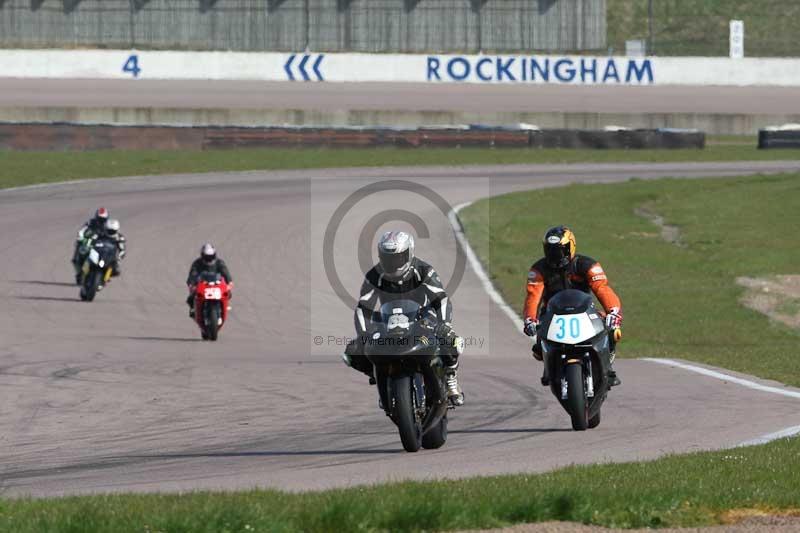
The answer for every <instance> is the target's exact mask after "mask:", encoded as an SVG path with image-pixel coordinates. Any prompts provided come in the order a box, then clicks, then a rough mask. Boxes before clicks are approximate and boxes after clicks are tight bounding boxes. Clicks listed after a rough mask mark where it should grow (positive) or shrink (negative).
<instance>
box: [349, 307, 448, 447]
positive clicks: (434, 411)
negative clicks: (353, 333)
mask: <svg viewBox="0 0 800 533" xmlns="http://www.w3.org/2000/svg"><path fill="white" fill-rule="evenodd" d="M436 324H437V323H436V321H435V320H431V319H430V318H428V317H425V316H424V313H423V309H422V308H421V307H420V305H419V304H418V303H417V302H415V301H413V300H395V301H392V302H387V303H385V304H383V305H382V306H381V308H380V311H379V318H378V320H377V321H376V322H375V327H374V329H373V330H372V331H371V332H370V335H368V338H366V339H365V342H364V345H365V354H366V356H367V358H368V359H369V360H370V361H371V362H372V364H373V365H375V378H376V380H377V385H378V392H379V394H380V404H381V407H383V409H384V411H385V412H386V415H387V416H389V418H391V419H392V422H394V423H395V424H396V425H397V429H398V431H399V432H400V440H401V441H402V443H403V448H404V449H405V450H406V451H407V452H416V451H417V450H419V449H420V447H422V448H428V449H431V448H440V447H442V446H443V445H444V443H445V442H446V441H447V409H448V407H449V402H448V400H447V392H446V391H447V389H446V385H445V365H444V363H443V362H442V358H441V349H442V347H441V346H440V345H439V343H438V342H437V337H436V335H435V334H434V330H435V327H436Z"/></svg>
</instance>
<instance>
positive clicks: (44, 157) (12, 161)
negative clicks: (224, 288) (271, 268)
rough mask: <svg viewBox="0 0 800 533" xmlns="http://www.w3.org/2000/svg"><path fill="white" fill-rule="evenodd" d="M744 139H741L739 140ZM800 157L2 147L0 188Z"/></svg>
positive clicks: (795, 154) (789, 153) (738, 148)
mask: <svg viewBox="0 0 800 533" xmlns="http://www.w3.org/2000/svg"><path fill="white" fill-rule="evenodd" d="M740 142H741V141H740ZM786 159H800V150H758V149H757V148H756V147H755V140H754V139H753V143H752V145H751V146H742V145H741V144H735V143H731V142H730V141H727V140H726V138H724V137H722V138H721V140H720V143H715V144H710V145H709V146H708V147H706V149H704V150H567V149H544V150H531V149H502V150H501V149H491V148H461V149H458V148H456V149H453V148H449V149H398V148H385V149H338V148H337V149H239V150H217V151H198V152H188V151H141V150H132V151H98V152H0V162H2V170H1V171H0V188H6V187H15V186H20V185H29V184H33V183H48V182H55V181H66V180H75V179H88V178H108V177H117V176H133V175H144V174H175V173H194V172H223V171H236V170H279V169H310V168H331V167H383V166H413V165H494V164H519V163H594V162H596V163H603V162H606V163H611V162H644V163H659V162H682V161H763V160H786Z"/></svg>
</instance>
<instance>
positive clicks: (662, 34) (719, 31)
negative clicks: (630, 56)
mask: <svg viewBox="0 0 800 533" xmlns="http://www.w3.org/2000/svg"><path fill="white" fill-rule="evenodd" d="M606 5H607V11H606V14H607V27H608V30H607V38H608V46H610V47H613V48H614V50H615V52H616V53H619V54H624V53H625V40H626V39H645V40H646V39H647V37H648V33H649V31H648V18H649V17H648V0H607V4H606ZM798 17H800V3H798V2H795V1H793V0H692V1H689V0H655V1H653V19H652V22H653V33H654V38H655V39H654V40H655V43H654V44H655V53H656V54H657V55H660V56H724V57H727V56H728V23H729V21H730V20H732V19H736V20H742V21H744V34H745V40H744V47H745V54H746V55H747V56H748V57H775V56H787V57H797V56H799V55H800V44H798V42H797V40H796V39H794V35H795V33H796V21H797V19H798Z"/></svg>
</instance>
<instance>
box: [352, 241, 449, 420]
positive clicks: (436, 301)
mask: <svg viewBox="0 0 800 533" xmlns="http://www.w3.org/2000/svg"><path fill="white" fill-rule="evenodd" d="M378 259H379V262H378V264H377V265H375V266H374V267H372V268H371V269H370V270H369V272H367V273H366V275H365V276H364V283H363V284H362V285H361V294H360V297H359V300H358V305H357V306H356V309H355V326H356V339H355V341H354V342H352V343H350V344H349V345H348V346H347V348H346V350H345V362H347V364H348V365H350V366H351V367H353V368H355V369H356V370H359V371H361V372H363V373H365V374H367V375H368V376H370V380H371V381H374V380H373V365H372V363H371V362H370V361H369V360H368V359H367V357H366V356H365V355H364V342H365V339H366V337H367V335H368V334H369V333H371V325H372V322H373V315H374V314H375V313H376V308H377V307H379V306H380V305H381V304H383V303H386V302H388V301H392V300H397V299H404V300H413V301H415V302H417V303H418V304H419V305H420V307H421V308H422V309H424V310H426V312H427V313H428V314H430V317H431V319H432V320H433V321H435V323H436V324H437V326H436V330H435V332H434V333H435V335H436V337H437V339H441V343H442V344H443V345H444V350H443V358H444V359H445V361H444V363H445V365H446V366H447V395H448V398H449V399H450V401H451V402H453V404H455V405H462V404H463V403H464V394H463V393H462V392H461V387H460V386H459V384H458V377H457V370H458V356H459V353H460V350H462V349H463V340H462V339H461V338H460V337H458V336H457V335H456V334H455V332H454V331H453V327H452V325H451V322H452V319H453V305H452V304H451V303H450V299H449V298H448V297H447V293H446V292H445V290H444V287H443V286H442V282H441V280H440V279H439V274H437V273H436V271H435V270H434V269H433V267H432V266H431V265H429V264H428V263H426V262H425V261H423V260H421V259H419V258H417V257H415V256H414V237H412V236H411V235H409V234H408V233H405V232H402V231H400V232H395V231H388V232H386V233H384V234H383V236H382V237H381V239H380V241H379V242H378Z"/></svg>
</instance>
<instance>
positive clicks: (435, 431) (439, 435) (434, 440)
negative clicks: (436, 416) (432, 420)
mask: <svg viewBox="0 0 800 533" xmlns="http://www.w3.org/2000/svg"><path fill="white" fill-rule="evenodd" d="M445 442H447V414H445V415H444V416H443V417H442V419H441V420H440V421H439V423H438V424H436V425H435V426H434V427H432V428H431V429H430V430H429V431H428V432H427V433H425V434H424V435H423V436H422V447H423V448H425V449H426V450H435V449H437V448H441V447H442V446H444V443H445Z"/></svg>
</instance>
